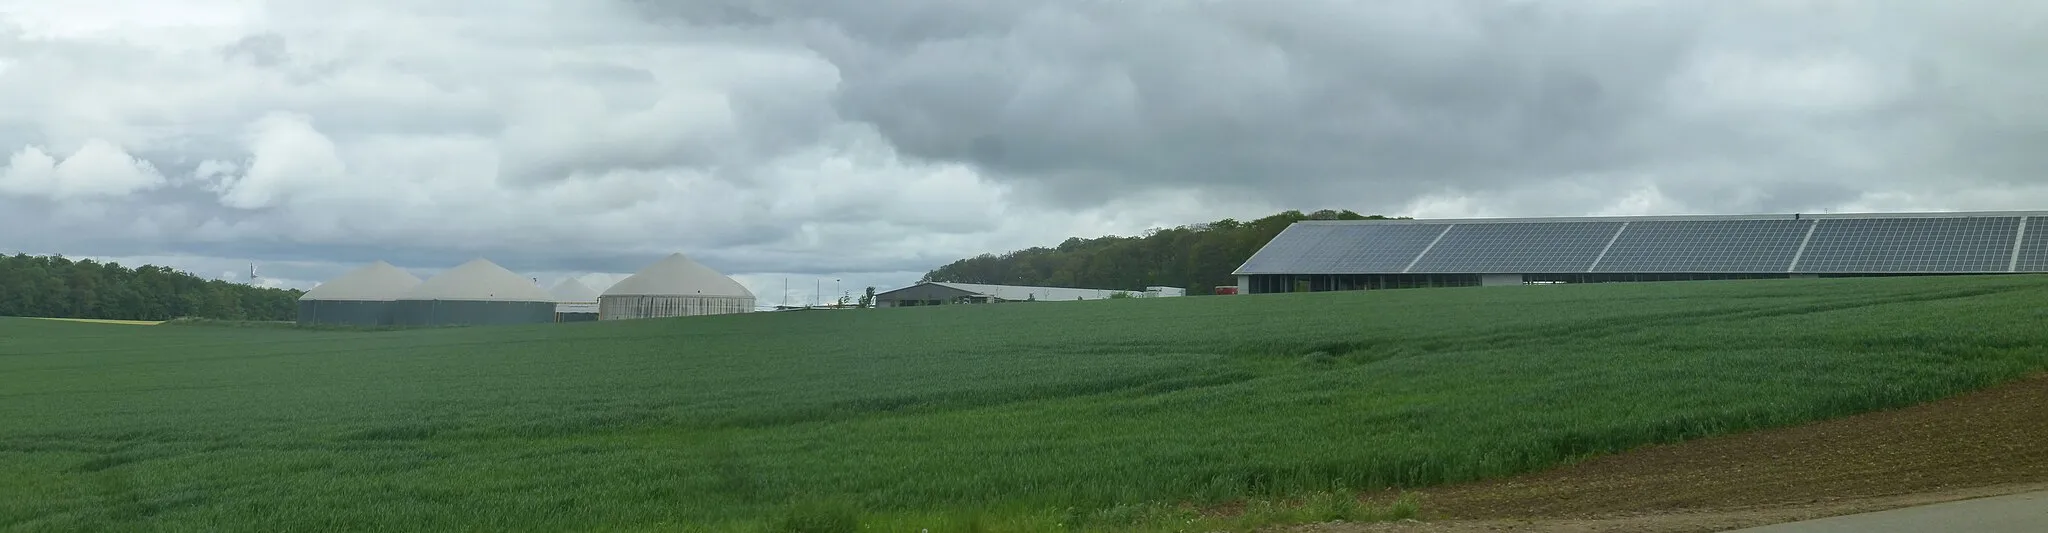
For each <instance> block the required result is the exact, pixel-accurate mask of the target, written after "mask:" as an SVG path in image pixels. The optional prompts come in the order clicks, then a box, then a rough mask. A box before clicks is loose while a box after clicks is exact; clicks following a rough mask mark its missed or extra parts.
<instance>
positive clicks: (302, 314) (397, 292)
mask: <svg viewBox="0 0 2048 533" xmlns="http://www.w3.org/2000/svg"><path fill="white" fill-rule="evenodd" d="M419 284H420V278H418V277H414V276H413V275H412V274H409V273H406V271H404V270H399V268H398V267H395V266H391V264H390V263H386V262H383V261H378V262H375V263H370V264H369V265H366V266H363V267H362V268H357V269H355V270H350V271H348V272H347V273H344V274H342V275H340V276H336V277H335V278H334V279H330V280H327V281H326V282H325V283H321V284H320V285H319V286H317V287H313V290H310V291H306V293H305V294H302V295H300V296H299V325H339V326H389V325H391V322H392V319H393V314H392V313H393V307H395V304H394V301H395V300H397V299H398V297H399V296H401V295H404V294H405V291H409V290H412V288H413V287H417V286H419Z"/></svg>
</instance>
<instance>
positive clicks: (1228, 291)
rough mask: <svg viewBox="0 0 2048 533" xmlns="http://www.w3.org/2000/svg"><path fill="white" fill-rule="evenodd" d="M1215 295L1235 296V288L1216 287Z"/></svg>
mask: <svg viewBox="0 0 2048 533" xmlns="http://www.w3.org/2000/svg"><path fill="white" fill-rule="evenodd" d="M1216 294H1237V287H1217V288H1216Z"/></svg>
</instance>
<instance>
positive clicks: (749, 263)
mask: <svg viewBox="0 0 2048 533" xmlns="http://www.w3.org/2000/svg"><path fill="white" fill-rule="evenodd" d="M161 2H162V5H164V6H167V7H166V9H171V10H180V12H181V13H185V14H189V15H192V16H191V17H187V18H183V19H180V20H187V21H191V23H190V24H186V23H182V22H181V23H180V25H179V26H178V27H177V28H176V29H167V28H165V27H162V26H159V25H156V23H155V22H153V21H145V20H108V19H106V18H105V17H102V16H100V15H101V14H100V13H98V12H97V11H96V8H92V7H90V6H87V7H79V6H72V5H70V4H65V3H45V4H37V5H38V6H39V7H38V8H37V9H38V11H36V12H35V13H30V12H28V11H21V12H19V13H16V12H10V13H0V101H4V102H9V103H12V104H15V105H7V106H0V150H4V151H5V152H6V154H5V155H7V156H10V157H12V156H14V155H17V154H24V156H23V157H24V158H25V159H24V161H25V163H24V165H23V166H22V168H23V169H26V170H23V171H21V172H19V173H18V175H14V174H0V180H11V181H0V246H5V247H7V248H9V249H23V250H38V251H42V252H57V253H66V254H73V255H99V256H108V257H140V256H151V257H187V256H189V257H202V256H203V257H204V260H205V261H209V262H208V263H206V264H208V265H210V266H209V267H208V268H209V269H211V268H213V266H217V265H222V264H225V265H230V266H232V264H233V263H236V262H237V261H239V259H237V258H246V259H250V260H259V261H265V262H275V263H277V264H279V265H284V264H287V263H290V264H299V265H313V266H301V267H289V268H304V269H306V270H305V275H306V276H308V277H312V276H315V275H316V274H318V275H325V274H324V273H332V272H338V271H339V270H338V269H340V268H341V265H348V264H361V263H364V262H368V261H371V260H377V259H383V260H388V261H393V262H394V263H400V264H406V265H412V266H416V267H417V268H425V269H432V268H436V265H441V266H446V265H453V264H457V263H460V262H461V261H465V260H467V259H470V258H473V257H478V256H481V257H489V258H491V259H493V260H495V261H499V262H501V263H503V264H506V266H508V267H510V268H514V269H515V270H522V271H533V272H557V271H559V272H604V273H618V272H630V271H632V270H633V269H636V268H638V266H640V265H643V264H645V263H646V262H647V261H649V260H652V259H653V258H658V257H660V256H661V255H665V254H666V253H669V252H673V251H684V252H687V253H690V254H691V255H692V256H693V257H697V258H699V259H700V260H702V261H704V262H706V263H707V264H712V265H714V266H715V267H717V268H720V269H721V270H726V271H729V272H734V273H741V274H747V273H794V274H805V273H814V274H823V273H859V272H888V273H891V274H889V275H892V276H893V275H896V274H894V273H901V272H920V271H925V270H929V269H930V268H932V267H935V266H938V265H941V264H944V263H946V262H949V261H951V260H953V259H957V258H960V257H966V256H971V255H974V254H978V253H984V252H1001V251H1004V250H1011V249H1018V248H1024V247H1029V246H1039V245H1052V244H1056V243H1058V242H1059V241H1060V240H1062V239H1064V238H1067V237H1070V236H1094V235H1102V234H1109V233H1120V234H1131V233H1136V232H1138V231H1142V230H1143V229H1144V228H1146V227H1152V226H1158V225H1173V224H1186V223H1193V222H1200V221H1204V220H1214V219H1217V218H1223V217H1238V218H1243V217H1256V216H1263V215H1265V214H1270V213H1272V212H1273V211H1275V210H1278V209H1304V210H1307V209H1319V208H1344V209H1353V210H1358V211H1365V212H1376V213H1385V214H1395V215H1418V216H1451V215H1469V216H1481V215H1480V214H1485V215H1512V216H1534V215H1548V214H1557V215H1586V214H1596V213H1618V212H1637V213H1670V212H1676V211H1687V212H1785V211H1802V210H1823V209H1909V208H1911V209H1918V208H1932V209H1976V208H2025V207H2028V206H2035V207H2038V205H2035V204H2038V203H2040V202H2048V180H2044V179H2043V176H2048V172H2043V171H2044V170H2048V155H2044V154H2048V152H2042V151H2040V150H2038V148H2039V147H2040V146H2044V145H2048V126H2044V124H2048V99H2042V98H2040V95H2042V94H2048V74H2043V73H2048V55H2044V54H2041V53H2040V51H2041V50H2048V32H2043V31H2040V28H2041V27H2043V24H2044V23H2048V4H2036V3H2011V2H2001V3H1993V2H1967V1H1966V2H1919V1H1909V0H1871V1H1863V2H1847V1H1833V0H1748V1H1742V0H1738V1H1729V2H1643V1H1632V0H1584V1H1574V2H1541V1H1533V0H1391V1H1377V2H1355V1H1339V0H1276V1H1254V0H1158V1H1147V2H1105V1H1096V0H1046V1H1041V2H963V1H957V0H872V1H864V2H824V1H815V0H613V1H608V2H607V1H600V2H579V1H575V0H529V1H524V2H513V3H504V2H485V1H483V0H447V1H443V2H427V3H419V2H403V1H399V0H364V1H362V2H348V3H333V2H315V1H312V0H272V1H271V2H269V3H267V4H265V5H264V6H263V7H262V8H261V9H257V8H253V7H250V6H246V5H240V4H235V5H230V4H226V3H212V2H189V1H186V0H161ZM36 13H41V14H36ZM95 28H97V29H95ZM94 32H98V33H94ZM86 147H91V148H92V149H91V150H84V148H86ZM80 153H83V154H85V155H84V156H81V157H80V158H79V161H78V162H75V163H69V164H68V165H67V164H66V163H60V162H59V161H60V160H62V161H66V162H68V158H70V157H71V156H73V155H77V154H80ZM116 155H126V156H132V157H133V160H132V161H122V160H119V159H116V158H115V157H114V156H116ZM145 165H146V166H147V167H148V168H153V169H154V170H155V172H157V173H160V175H161V177H162V179H161V183H157V182H155V181H152V180H153V178H150V177H149V176H144V175H140V174H137V173H136V172H135V170H134V169H136V168H142V166H145ZM0 170H6V169H0ZM145 174H146V173H145ZM138 176H140V177H138ZM231 259H232V260H231ZM195 261H198V260H195ZM279 268H287V267H284V266H280V267H279ZM756 281H759V280H756Z"/></svg>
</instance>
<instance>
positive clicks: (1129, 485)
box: [0, 276, 2048, 532]
mask: <svg viewBox="0 0 2048 533" xmlns="http://www.w3.org/2000/svg"><path fill="white" fill-rule="evenodd" d="M2044 323H2048V278H2043V277H2035V276H1995V277H1921V278H1876V279H1820V280H1779V281H1737V282H1684V283H1640V284H1603V285H1581V286H1530V287H1507V288H1499V287H1492V288H1460V289H1424V290H1400V291H1374V292H1352V293H1313V294H1290V295H1257V296H1237V297H1187V298H1163V299H1128V300H1108V301H1091V302H1035V303H1018V304H1002V305H987V306H946V307H931V308H907V309H877V310H857V311H835V312H799V313H756V314H748V315H727V316H713V317H693V318H681V319H664V320H648V321H631V322H603V323H579V324H557V325H543V326H519V327H475V328H440V329H431V330H399V331H335V330H324V331H313V330H301V329H296V328H291V327H287V326H258V325H239V326H240V327H230V326H232V325H222V324H213V325H207V324H197V325H178V324H165V325H159V326H146V327H137V326H130V325H106V324H91V323H77V322H60V321H46V320H27V319H0V529H4V530H9V531H94V532H118V531H195V532H196V531H208V532H215V531H266V532H268V531H344V530H380V531H546V532H558V531H648V532H651V531H907V532H916V531H920V530H929V531H932V532H942V531H1123V530H1137V531H1179V530H1190V531H1193V530H1212V529H1222V530H1242V529H1244V528H1249V527H1253V526H1261V525H1272V524H1284V523H1288V522H1290V521H1310V520H1322V519H1328V518H1333V517H1341V518H1348V519H1352V520H1371V519H1385V518H1398V517H1405V516H1410V515H1412V514H1413V513H1414V512H1416V509H1418V506H1419V508H1422V509H1426V508H1427V506H1428V501H1427V498H1426V495H1425V496H1424V497H1422V498H1420V499H1419V500H1418V499H1403V500H1401V501H1397V502H1393V503H1376V502H1368V503H1365V504H1361V503H1358V502H1357V501H1356V500H1355V499H1354V498H1353V497H1352V496H1353V495H1356V494H1359V493H1361V492H1362V491H1378V490H1380V489H1388V488H1396V489H1419V488H1427V487H1429V486H1432V485H1438V484H1443V483H1453V482H1461V481H1469V480H1477V479H1482V478H1488V477H1495V476H1502V475H1507V474H1513V473H1519V472H1527V471H1531V470H1536V469H1542V468H1546V467H1550V466H1555V465H1559V464H1562V463H1564V462H1567V461H1571V460H1573V459H1576V458H1582V457H1585V456H1587V455H1589V454H1601V453H1610V452H1616V451H1622V450H1627V449H1629V448H1632V447H1636V446H1640V445H1644V444H1649V443H1660V442H1671V441H1677V440H1682V439H1687V438H1693V437H1699V436H1703V435H1711V434H1717V433H1724V432H1730V431H1740V430H1747V429H1755V428H1763V427H1772V426H1782V425H1789V424H1796V423H1801V422H1806V421H1811V420H1816V419H1822V418H1829V417H1835V416H1840V415H1845V414H1850V413H1855V412H1861V411H1868V410H1873V409H1880V408H1889V407H1896V406H1903V405H1908V404H1912V403H1917V402H1921V401H1926V400H1930V399H1934V398H1938V397H1943V396H1948V395H1952V394H1955V393H1958V392H1962V391H1965V390H1969V389H1975V388H1980V387H1985V386H1989V385H1992V384H1995V383H1998V382H2001V381H2004V380H2009V379H2014V378H2018V377H2021V376H2024V375H2026V374H2028V373H2031V372H2037V371H2040V370H2043V369H2044V368H2048V350H2043V347H2044V344H2048V328H2044V327H2043V324H2044ZM1224 504H1233V505H1231V506H1230V507H1231V508H1243V509H1247V510H1248V511H1247V512H1246V513H1245V514H1242V515H1218V514H1214V513H1208V512H1205V510H1208V509H1214V508H1218V507H1220V506H1223V505H1224ZM1235 504H1245V505H1235Z"/></svg>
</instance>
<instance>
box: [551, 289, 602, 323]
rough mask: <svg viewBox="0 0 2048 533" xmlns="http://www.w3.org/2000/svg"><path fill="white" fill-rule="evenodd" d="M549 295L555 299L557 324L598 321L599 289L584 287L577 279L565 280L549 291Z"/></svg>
mask: <svg viewBox="0 0 2048 533" xmlns="http://www.w3.org/2000/svg"><path fill="white" fill-rule="evenodd" d="M548 295H549V296H553V297H555V321H556V322H588V321H592V320H597V297H598V292H597V289H592V288H590V286H589V285H584V284H583V282H581V281H577V280H576V278H563V279H562V282H561V283H556V284H555V288H553V289H548Z"/></svg>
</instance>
